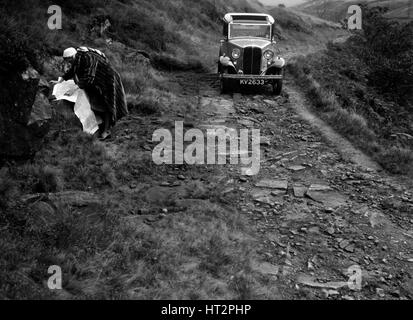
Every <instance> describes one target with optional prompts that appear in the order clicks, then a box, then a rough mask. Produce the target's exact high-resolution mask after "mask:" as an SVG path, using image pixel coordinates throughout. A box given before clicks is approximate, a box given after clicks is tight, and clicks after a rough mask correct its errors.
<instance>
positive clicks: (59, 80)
mask: <svg viewBox="0 0 413 320" xmlns="http://www.w3.org/2000/svg"><path fill="white" fill-rule="evenodd" d="M63 81H64V80H63V78H62V77H59V79H58V80H57V81H56V80H52V81H50V83H51V84H53V85H56V84H59V83H62V82H63Z"/></svg>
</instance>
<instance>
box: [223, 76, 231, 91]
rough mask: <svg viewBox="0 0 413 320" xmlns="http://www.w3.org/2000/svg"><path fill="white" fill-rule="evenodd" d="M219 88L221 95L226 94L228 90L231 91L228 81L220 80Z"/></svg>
mask: <svg viewBox="0 0 413 320" xmlns="http://www.w3.org/2000/svg"><path fill="white" fill-rule="evenodd" d="M220 87H221V93H228V92H229V90H230V89H231V88H230V83H229V80H228V79H223V78H221V82H220Z"/></svg>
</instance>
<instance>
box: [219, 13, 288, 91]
mask: <svg viewBox="0 0 413 320" xmlns="http://www.w3.org/2000/svg"><path fill="white" fill-rule="evenodd" d="M274 23H275V21H274V18H273V17H272V16H270V15H268V14H258V13H228V14H226V15H225V17H224V31H223V34H224V37H225V39H224V40H221V47H220V52H219V62H218V73H219V76H220V82H221V92H222V93H224V92H227V91H229V90H231V89H232V88H233V87H234V86H235V85H241V86H262V85H266V84H271V85H272V86H273V92H274V94H276V95H279V94H280V93H281V90H282V81H283V73H284V67H285V60H284V59H283V58H281V57H280V56H279V55H278V53H279V50H278V48H277V47H276V42H275V41H274Z"/></svg>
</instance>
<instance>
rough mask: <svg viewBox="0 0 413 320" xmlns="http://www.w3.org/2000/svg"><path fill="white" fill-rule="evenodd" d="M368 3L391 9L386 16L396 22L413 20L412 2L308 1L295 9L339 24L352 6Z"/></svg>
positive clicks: (405, 0)
mask: <svg viewBox="0 0 413 320" xmlns="http://www.w3.org/2000/svg"><path fill="white" fill-rule="evenodd" d="M360 3H367V4H368V5H369V6H372V7H374V6H381V7H387V8H389V11H388V12H387V14H386V16H387V17H388V18H391V19H396V20H406V21H409V20H410V21H411V20H413V3H412V1H410V0H362V1H355V0H308V1H307V2H305V3H303V4H300V5H297V6H295V7H294V8H295V9H297V10H300V11H303V12H306V13H309V14H312V15H315V16H318V17H320V18H323V19H327V20H331V21H335V22H339V21H341V20H343V19H345V18H346V17H347V10H348V7H349V6H350V5H352V4H360Z"/></svg>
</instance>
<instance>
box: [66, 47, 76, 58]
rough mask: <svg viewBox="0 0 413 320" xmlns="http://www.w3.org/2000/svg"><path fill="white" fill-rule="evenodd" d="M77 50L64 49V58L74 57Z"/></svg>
mask: <svg viewBox="0 0 413 320" xmlns="http://www.w3.org/2000/svg"><path fill="white" fill-rule="evenodd" d="M76 53H77V50H76V49H75V48H67V49H66V50H65V51H63V58H72V57H74V56H75V55H76Z"/></svg>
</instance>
